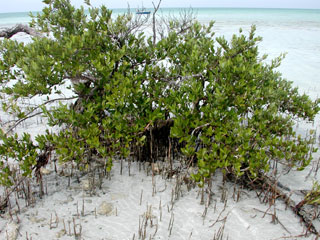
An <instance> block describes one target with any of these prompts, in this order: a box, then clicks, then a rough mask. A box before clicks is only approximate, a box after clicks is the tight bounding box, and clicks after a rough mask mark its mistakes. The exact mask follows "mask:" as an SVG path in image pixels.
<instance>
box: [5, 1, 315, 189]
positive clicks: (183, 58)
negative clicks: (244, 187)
mask: <svg viewBox="0 0 320 240" xmlns="http://www.w3.org/2000/svg"><path fill="white" fill-rule="evenodd" d="M44 2H45V3H46V4H47V6H46V7H45V8H44V9H43V11H42V13H41V14H38V16H37V17H35V18H34V20H33V22H32V26H33V27H35V28H36V29H37V30H38V31H40V32H42V33H44V34H43V36H42V37H34V38H33V41H32V42H31V43H29V44H23V43H18V42H16V41H13V40H2V41H0V54H1V59H0V84H1V91H2V92H3V93H4V94H5V96H7V98H6V99H5V100H3V109H4V110H6V111H7V112H9V113H11V114H13V115H15V116H16V117H17V121H18V122H19V123H20V122H22V121H23V120H26V119H28V118H30V117H32V116H34V115H37V114H41V115H42V116H43V117H46V118H47V119H48V124H49V125H50V126H59V127H60V129H61V130H60V131H56V132H50V131H47V133H46V134H44V135H39V136H37V137H36V139H35V141H32V140H31V138H30V135H29V134H27V133H25V134H24V135H23V136H18V135H14V136H10V135H9V134H7V133H5V132H4V131H1V139H2V144H1V145H0V156H1V160H0V164H1V170H0V176H1V182H2V184H10V174H11V173H10V168H9V167H8V163H7V161H8V159H10V158H13V159H15V160H17V161H18V162H19V164H20V166H21V168H22V171H23V172H24V174H25V175H30V174H31V173H32V169H33V168H34V166H35V165H36V164H37V159H38V155H39V154H40V153H42V152H45V151H47V149H48V147H51V149H54V151H55V152H56V154H57V155H58V157H59V160H60V161H61V162H65V161H75V162H76V163H78V164H79V165H81V166H85V165H86V164H89V163H90V162H91V161H93V159H94V158H95V157H99V158H101V159H105V163H106V167H107V168H108V169H110V168H111V166H112V159H113V158H114V157H115V156H121V157H124V158H128V157H129V156H130V155H135V156H136V157H137V158H138V159H141V156H142V158H146V159H147V160H150V161H156V160H157V159H156V156H157V154H156V155H155V154H154V152H155V151H156V149H158V150H159V148H161V147H164V149H165V150H166V153H165V155H166V156H167V158H169V159H171V157H172V156H173V157H174V156H177V152H178V153H179V154H180V155H182V156H184V161H186V163H188V164H189V163H191V162H195V163H197V164H198V167H199V168H198V174H196V175H195V176H194V177H195V179H196V180H197V181H200V182H201V181H203V179H204V178H206V177H209V176H210V175H211V174H213V173H214V172H215V170H216V169H224V170H225V171H228V172H231V173H235V174H237V175H241V174H242V173H243V172H249V173H250V175H251V176H253V177H254V176H256V175H257V174H258V173H259V172H261V171H262V172H266V171H268V168H269V165H270V161H271V160H273V161H279V162H281V163H284V164H287V165H289V166H290V167H299V168H303V167H305V166H306V165H308V163H309V162H310V160H311V154H310V152H311V151H314V149H313V148H312V145H310V144H311V143H312V139H302V138H301V137H297V136H296V134H295V132H294V130H293V125H294V119H306V120H311V121H312V120H313V118H314V116H315V115H316V114H317V112H318V111H319V101H318V100H317V101H314V102H313V101H311V100H310V99H309V98H308V97H307V96H306V95H300V94H299V93H298V90H297V89H296V88H293V87H292V85H291V83H290V82H288V81H287V80H285V79H283V78H282V77H281V74H280V73H278V72H277V71H276V70H275V69H276V68H277V67H278V66H279V64H280V61H281V58H278V59H275V60H274V61H272V63H271V64H267V63H265V62H264V60H265V57H261V56H260V55H259V52H258V47H257V44H258V42H259V41H260V40H261V38H259V37H256V36H255V27H252V29H251V32H250V33H249V34H248V36H246V35H244V34H242V33H241V30H240V33H239V34H238V35H234V36H233V37H232V39H231V40H230V41H227V40H225V39H224V38H223V37H218V38H215V37H214V31H213V29H214V27H213V23H212V24H210V25H208V26H204V25H201V24H200V23H198V22H196V21H195V22H193V23H192V24H191V25H189V26H187V27H182V26H181V27H179V24H180V23H179V22H177V21H176V22H172V23H171V25H170V26H171V27H169V29H168V32H167V34H166V35H165V36H164V35H162V37H161V39H158V41H157V42H156V43H155V44H154V43H153V41H152V37H150V38H147V37H146V36H145V34H144V33H143V31H140V30H139V27H140V25H139V22H138V21H136V20H135V19H134V18H135V17H134V16H133V15H132V14H127V15H123V16H118V17H116V18H115V17H112V12H111V11H110V10H108V9H107V8H106V7H104V6H102V7H101V8H93V7H91V6H90V5H89V2H88V1H86V2H87V4H88V6H89V7H90V8H89V14H88V15H86V13H85V11H84V9H83V8H81V9H75V8H74V7H73V6H72V5H71V4H70V1H68V0H45V1H44ZM177 29H183V31H179V32H178V31H177ZM64 85H70V86H69V88H71V89H72V90H73V93H74V95H73V97H72V98H74V100H75V101H74V102H73V103H72V104H70V103H68V102H67V103H66V102H65V101H63V100H66V99H63V98H61V97H59V98H56V99H55V98H52V95H53V94H60V90H59V86H64ZM3 96H4V95H3ZM8 96H10V98H8ZM35 96H38V97H40V98H39V99H43V101H42V102H41V103H40V104H39V105H38V106H29V107H27V108H26V107H24V108H22V107H19V106H20V105H19V101H21V99H24V98H34V97H35ZM68 99H70V98H68ZM54 101H58V102H60V104H59V106H58V107H52V106H51V105H50V104H51V103H52V102H54ZM157 138H158V140H157ZM174 142H175V143H176V144H172V143H174ZM173 146H175V148H177V149H170V148H173ZM174 154H175V155H174ZM139 156H140V158H139Z"/></svg>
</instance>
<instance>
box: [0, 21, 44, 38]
mask: <svg viewBox="0 0 320 240" xmlns="http://www.w3.org/2000/svg"><path fill="white" fill-rule="evenodd" d="M19 32H24V33H26V34H29V35H31V36H33V37H41V36H42V35H41V33H39V32H37V31H36V30H34V29H33V28H30V27H29V26H27V25H23V24H18V25H16V26H14V27H12V28H7V29H5V30H3V31H2V32H0V37H4V38H8V39H9V38H11V37H12V36H14V35H15V34H17V33H19Z"/></svg>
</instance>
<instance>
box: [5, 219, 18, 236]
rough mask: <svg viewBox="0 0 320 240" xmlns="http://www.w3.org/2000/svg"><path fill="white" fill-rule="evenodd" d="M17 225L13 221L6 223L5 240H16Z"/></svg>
mask: <svg viewBox="0 0 320 240" xmlns="http://www.w3.org/2000/svg"><path fill="white" fill-rule="evenodd" d="M18 232H19V225H18V224H17V223H15V222H13V221H10V222H8V223H7V226H6V235H7V240H16V239H17V237H18Z"/></svg>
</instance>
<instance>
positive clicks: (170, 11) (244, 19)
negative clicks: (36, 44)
mask: <svg viewBox="0 0 320 240" xmlns="http://www.w3.org/2000/svg"><path fill="white" fill-rule="evenodd" d="M147 10H150V11H152V9H147ZM181 10H185V9H181V8H163V9H160V11H159V14H160V15H161V14H163V15H177V16H178V15H179V12H180V11H181ZM192 10H193V12H194V13H195V14H196V16H197V18H198V20H199V21H200V22H203V23H207V22H209V21H211V20H215V21H216V22H218V23H219V22H229V23H238V24H239V23H244V24H245V23H265V24H270V23H289V24H293V23H309V24H311V25H312V24H314V25H319V24H320V9H271V8H266V9H257V8H194V9H192ZM132 11H133V12H135V9H132ZM113 12H114V14H115V15H118V14H123V13H126V12H127V9H113ZM30 19H31V18H30V17H29V13H28V12H20V13H0V26H4V25H11V24H15V23H27V22H29V21H30Z"/></svg>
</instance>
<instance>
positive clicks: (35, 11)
mask: <svg viewBox="0 0 320 240" xmlns="http://www.w3.org/2000/svg"><path fill="white" fill-rule="evenodd" d="M100 6H102V5H100ZM96 8H99V7H96ZM88 9H89V8H85V11H86V10H88ZM108 9H109V10H128V7H126V8H108ZM129 9H141V8H140V7H135V8H131V7H130V8H129ZM143 9H148V10H150V9H154V8H152V7H147V8H143ZM160 9H269V10H276V9H282V10H320V8H298V7H291V8H288V7H192V6H190V7H162V8H160ZM160 9H159V10H160ZM41 11H42V10H30V11H23V12H22V11H18V12H1V11H0V14H6V13H38V12H41Z"/></svg>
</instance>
